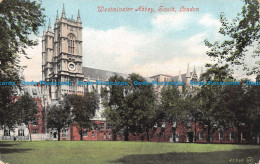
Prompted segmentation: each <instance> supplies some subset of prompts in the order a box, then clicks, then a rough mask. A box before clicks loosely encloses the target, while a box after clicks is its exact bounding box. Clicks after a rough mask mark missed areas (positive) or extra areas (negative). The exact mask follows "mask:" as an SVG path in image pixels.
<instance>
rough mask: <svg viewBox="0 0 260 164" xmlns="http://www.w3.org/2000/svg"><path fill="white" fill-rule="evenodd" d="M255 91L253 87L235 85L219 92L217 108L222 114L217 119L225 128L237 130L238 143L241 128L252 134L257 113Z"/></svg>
mask: <svg viewBox="0 0 260 164" xmlns="http://www.w3.org/2000/svg"><path fill="white" fill-rule="evenodd" d="M256 89H257V88H255V87H253V86H246V85H236V86H232V87H230V86H224V87H223V89H222V91H221V97H220V98H221V99H220V101H219V106H218V108H219V110H220V111H222V114H221V115H218V118H217V119H218V120H219V122H220V123H221V124H222V125H223V126H225V127H226V128H229V127H231V126H235V127H236V128H237V132H238V135H237V136H238V142H239V143H240V133H241V128H242V127H244V128H246V129H247V130H250V131H252V132H253V130H254V129H253V126H254V123H255V120H256V119H257V116H258V113H259V109H258V108H257V104H256V102H258V99H257V97H256V95H255V90H256Z"/></svg>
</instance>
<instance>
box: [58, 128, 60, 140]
mask: <svg viewBox="0 0 260 164" xmlns="http://www.w3.org/2000/svg"><path fill="white" fill-rule="evenodd" d="M57 131H58V141H60V129H57Z"/></svg>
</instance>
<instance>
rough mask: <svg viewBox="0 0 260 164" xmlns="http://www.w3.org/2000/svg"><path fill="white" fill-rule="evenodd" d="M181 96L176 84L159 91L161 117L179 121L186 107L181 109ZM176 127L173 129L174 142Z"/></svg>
mask: <svg viewBox="0 0 260 164" xmlns="http://www.w3.org/2000/svg"><path fill="white" fill-rule="evenodd" d="M183 102H184V101H183V96H182V95H181V93H180V92H179V90H178V88H177V86H167V87H163V89H162V92H161V106H162V108H161V109H162V110H161V114H160V116H159V117H160V118H161V119H166V120H167V121H170V122H173V121H180V120H181V119H182V118H183V112H184V111H185V110H186V109H184V110H183V109H182V106H181V105H182V104H183ZM176 128H177V125H176V127H175V128H174V129H173V141H174V142H175V141H176V140H175V133H176Z"/></svg>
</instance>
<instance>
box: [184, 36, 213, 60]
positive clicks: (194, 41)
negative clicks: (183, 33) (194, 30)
mask: <svg viewBox="0 0 260 164" xmlns="http://www.w3.org/2000/svg"><path fill="white" fill-rule="evenodd" d="M206 37H207V34H206V33H199V34H197V35H194V36H191V37H190V38H189V39H187V40H186V41H183V46H184V47H186V49H187V52H188V53H189V54H193V55H199V56H200V55H205V54H206V51H207V50H208V48H207V47H206V46H205V44H204V40H205V38H206Z"/></svg>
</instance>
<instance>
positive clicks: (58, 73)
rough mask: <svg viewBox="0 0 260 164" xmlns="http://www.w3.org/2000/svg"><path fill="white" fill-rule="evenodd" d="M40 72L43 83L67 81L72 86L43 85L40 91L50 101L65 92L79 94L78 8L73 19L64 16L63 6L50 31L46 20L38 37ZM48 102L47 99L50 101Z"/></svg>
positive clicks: (79, 25) (79, 45)
mask: <svg viewBox="0 0 260 164" xmlns="http://www.w3.org/2000/svg"><path fill="white" fill-rule="evenodd" d="M42 45H43V46H42V58H43V66H42V75H43V77H42V78H43V81H46V82H71V84H72V85H58V86H56V85H51V86H45V87H44V91H43V93H44V94H45V95H48V96H47V97H49V99H50V101H56V100H59V99H61V98H62V96H63V95H66V94H83V91H84V90H83V87H80V86H77V81H83V79H84V75H83V74H82V22H81V19H80V14H79V11H78V16H77V20H74V19H73V16H72V18H71V19H69V18H67V17H66V13H65V8H64V5H63V9H62V15H61V18H59V16H58V11H57V16H56V22H55V24H54V31H52V29H51V26H50V23H49V26H48V30H47V32H45V31H44V33H43V39H42ZM50 101H49V102H50Z"/></svg>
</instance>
